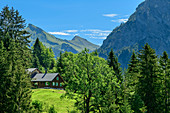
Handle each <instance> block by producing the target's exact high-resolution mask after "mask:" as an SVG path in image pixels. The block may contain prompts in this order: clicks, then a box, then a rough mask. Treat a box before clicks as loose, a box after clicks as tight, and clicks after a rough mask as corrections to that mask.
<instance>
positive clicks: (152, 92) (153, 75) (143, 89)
mask: <svg viewBox="0 0 170 113" xmlns="http://www.w3.org/2000/svg"><path fill="white" fill-rule="evenodd" d="M139 58H140V71H141V72H140V77H139V84H138V94H139V95H140V96H141V99H142V100H143V101H144V103H145V105H146V106H147V112H148V113H156V112H158V110H159V107H158V106H159V105H158V103H157V95H158V94H159V93H160V92H159V84H158V80H159V70H158V69H159V68H158V59H157V56H156V54H155V50H154V49H152V48H151V47H150V46H149V45H148V44H145V46H144V47H143V50H140V53H139Z"/></svg>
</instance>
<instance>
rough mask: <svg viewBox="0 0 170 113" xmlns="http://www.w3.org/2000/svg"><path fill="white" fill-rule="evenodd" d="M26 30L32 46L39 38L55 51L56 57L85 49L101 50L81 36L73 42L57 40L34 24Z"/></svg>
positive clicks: (29, 25) (76, 37)
mask: <svg viewBox="0 0 170 113" xmlns="http://www.w3.org/2000/svg"><path fill="white" fill-rule="evenodd" d="M25 30H26V31H28V32H29V33H30V34H31V36H30V37H29V40H30V41H31V42H30V46H33V44H34V43H35V41H36V39H37V38H39V40H40V41H41V42H42V43H43V45H45V46H47V47H51V48H52V49H53V51H54V54H55V56H56V57H58V56H59V53H60V51H61V52H65V51H68V52H73V53H78V52H81V51H82V50H83V49H85V48H87V49H89V50H90V51H94V50H96V49H98V48H99V46H98V45H95V44H92V43H91V42H89V41H87V40H86V39H83V38H81V37H79V36H75V37H74V38H73V39H72V40H62V39H59V38H56V37H55V36H53V35H51V34H49V33H47V32H45V31H44V30H42V29H41V28H39V27H36V26H34V25H32V24H28V27H27V28H26V29H25Z"/></svg>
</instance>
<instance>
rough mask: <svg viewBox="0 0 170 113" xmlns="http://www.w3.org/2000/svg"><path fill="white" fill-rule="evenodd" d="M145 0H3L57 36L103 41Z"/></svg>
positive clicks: (34, 23)
mask: <svg viewBox="0 0 170 113" xmlns="http://www.w3.org/2000/svg"><path fill="white" fill-rule="evenodd" d="M143 1H144V0H0V10H1V11H2V8H3V7H4V6H6V5H8V6H9V7H10V8H11V7H14V9H16V10H18V11H19V13H20V15H22V17H23V18H24V19H25V20H26V24H27V25H28V24H29V23H30V24H33V25H35V26H37V27H40V28H42V29H43V30H44V31H46V32H48V33H50V34H53V35H54V36H55V37H57V38H61V39H67V40H71V39H72V38H73V37H74V36H80V37H82V38H85V39H87V40H88V41H90V42H92V43H94V44H97V45H102V43H103V40H105V39H106V38H107V36H108V35H109V34H110V33H111V31H112V30H113V29H114V28H115V27H117V26H119V25H120V24H121V23H124V22H126V21H127V20H128V18H129V16H130V15H131V14H132V13H134V12H135V10H136V8H137V6H138V5H139V4H140V3H141V2H143Z"/></svg>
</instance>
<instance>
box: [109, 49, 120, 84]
mask: <svg viewBox="0 0 170 113" xmlns="http://www.w3.org/2000/svg"><path fill="white" fill-rule="evenodd" d="M107 61H108V65H109V67H112V69H113V70H114V72H115V74H116V76H117V79H118V81H119V82H122V73H121V68H120V63H118V58H117V57H116V56H115V55H114V52H113V49H111V51H110V53H109V55H108V59H107Z"/></svg>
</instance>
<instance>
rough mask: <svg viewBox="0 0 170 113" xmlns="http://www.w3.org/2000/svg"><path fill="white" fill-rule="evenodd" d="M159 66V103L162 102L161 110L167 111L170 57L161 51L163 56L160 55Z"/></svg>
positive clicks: (169, 96) (169, 90) (168, 105)
mask: <svg viewBox="0 0 170 113" xmlns="http://www.w3.org/2000/svg"><path fill="white" fill-rule="evenodd" d="M160 68H161V70H160V71H161V86H162V87H161V92H162V94H161V98H160V104H162V111H163V112H165V113H168V111H169V110H170V102H169V99H170V95H169V92H170V59H169V58H168V54H167V53H166V52H163V56H161V57H160Z"/></svg>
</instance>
